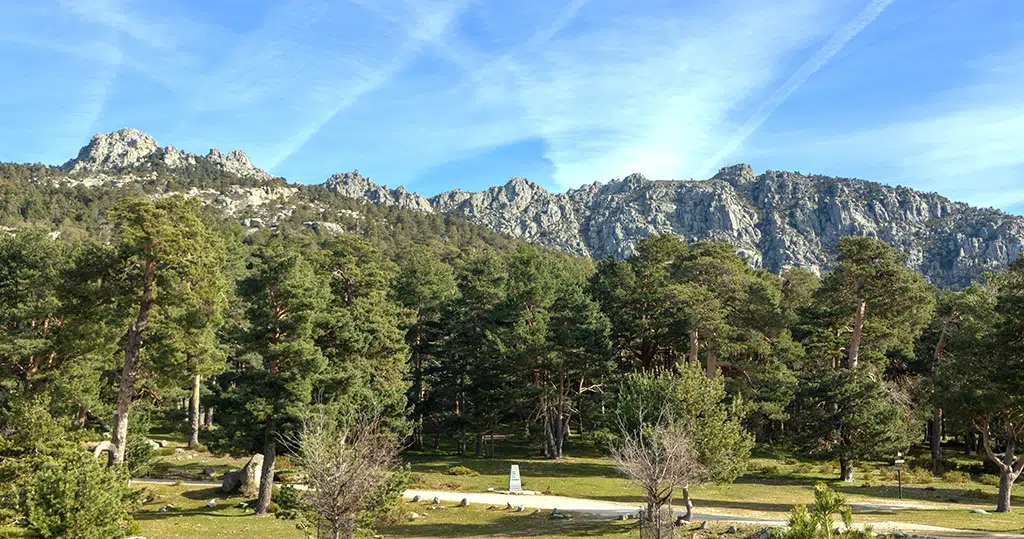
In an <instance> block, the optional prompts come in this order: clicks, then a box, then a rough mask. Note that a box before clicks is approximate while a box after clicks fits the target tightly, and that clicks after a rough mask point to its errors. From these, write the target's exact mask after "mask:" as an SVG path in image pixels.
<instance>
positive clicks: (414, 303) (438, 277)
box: [395, 247, 458, 450]
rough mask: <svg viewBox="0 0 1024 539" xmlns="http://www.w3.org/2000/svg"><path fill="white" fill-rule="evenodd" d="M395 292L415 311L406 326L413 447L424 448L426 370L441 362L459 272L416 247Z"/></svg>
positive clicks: (428, 251) (406, 306) (404, 264)
mask: <svg viewBox="0 0 1024 539" xmlns="http://www.w3.org/2000/svg"><path fill="white" fill-rule="evenodd" d="M395 293H396V296H397V298H398V301H399V302H401V304H402V305H403V306H405V308H407V309H410V310H411V311H412V312H413V313H414V319H413V320H412V321H411V323H410V324H409V325H408V328H407V330H406V343H407V344H408V345H409V351H410V364H411V368H412V387H411V388H410V392H409V397H410V398H409V400H410V402H411V403H412V406H413V409H412V421H413V425H414V430H413V438H412V448H413V449H417V450H419V449H423V418H424V415H425V414H426V412H427V410H426V394H427V385H426V380H425V372H426V371H427V370H429V368H430V367H431V365H436V362H437V358H436V357H433V354H432V353H431V352H432V350H434V349H436V344H437V342H438V340H439V339H440V338H441V332H440V331H439V327H438V326H439V324H440V323H441V319H442V312H443V309H444V308H445V307H446V305H447V304H448V303H449V302H451V301H452V300H454V299H455V298H456V296H457V294H458V288H457V287H456V283H455V272H454V270H453V269H452V267H451V266H450V265H448V264H446V263H445V262H443V261H442V260H441V259H440V258H439V257H438V256H437V255H436V254H434V252H433V251H431V250H429V249H426V248H423V247H417V248H414V249H412V250H411V251H410V252H409V253H408V255H407V257H406V258H405V259H404V260H403V261H402V263H401V266H400V269H399V273H398V277H397V279H396V282H395Z"/></svg>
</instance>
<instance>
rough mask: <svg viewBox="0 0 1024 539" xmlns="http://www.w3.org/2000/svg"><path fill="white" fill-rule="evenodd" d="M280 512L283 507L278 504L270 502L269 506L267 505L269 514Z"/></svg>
mask: <svg viewBox="0 0 1024 539" xmlns="http://www.w3.org/2000/svg"><path fill="white" fill-rule="evenodd" d="M280 510H281V506H280V505H278V504H277V502H270V503H269V504H267V512H268V513H270V514H274V513H277V512H278V511H280Z"/></svg>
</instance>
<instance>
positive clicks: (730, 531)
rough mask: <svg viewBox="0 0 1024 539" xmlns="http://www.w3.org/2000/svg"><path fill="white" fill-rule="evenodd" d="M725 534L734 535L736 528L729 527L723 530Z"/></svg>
mask: <svg viewBox="0 0 1024 539" xmlns="http://www.w3.org/2000/svg"><path fill="white" fill-rule="evenodd" d="M725 533H736V526H729V529H727V530H725Z"/></svg>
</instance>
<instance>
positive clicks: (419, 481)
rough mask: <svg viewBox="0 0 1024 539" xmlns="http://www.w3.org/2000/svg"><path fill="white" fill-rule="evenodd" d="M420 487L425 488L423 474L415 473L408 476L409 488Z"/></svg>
mask: <svg viewBox="0 0 1024 539" xmlns="http://www.w3.org/2000/svg"><path fill="white" fill-rule="evenodd" d="M422 486H426V481H425V480H424V479H423V474H421V473H416V472H414V473H411V474H409V488H418V487H422Z"/></svg>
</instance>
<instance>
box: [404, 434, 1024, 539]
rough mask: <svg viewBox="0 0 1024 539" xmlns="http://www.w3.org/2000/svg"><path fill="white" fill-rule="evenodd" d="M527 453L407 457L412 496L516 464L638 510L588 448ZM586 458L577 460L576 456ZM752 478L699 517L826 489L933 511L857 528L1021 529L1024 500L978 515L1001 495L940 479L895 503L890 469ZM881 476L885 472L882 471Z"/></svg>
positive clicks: (774, 467) (533, 475)
mask: <svg viewBox="0 0 1024 539" xmlns="http://www.w3.org/2000/svg"><path fill="white" fill-rule="evenodd" d="M528 452H529V449H528V448H524V447H521V446H519V447H517V446H515V445H511V444H509V445H508V446H507V447H506V451H505V452H501V451H499V452H498V454H497V455H496V456H497V458H494V459H477V458H463V457H459V456H457V455H452V454H448V453H445V452H443V451H428V452H419V453H416V452H408V453H406V454H405V459H406V460H407V461H408V462H409V463H410V464H411V466H412V471H413V473H414V476H413V477H414V480H415V481H416V484H415V485H414V487H415V488H421V489H437V490H462V491H476V492H482V491H486V490H487V489H488V488H495V489H501V488H506V487H507V486H508V471H509V467H510V465H512V464H518V465H519V467H520V471H521V473H522V477H523V488H525V489H529V490H536V491H540V492H543V493H545V494H552V495H556V496H570V497H581V498H592V499H599V500H605V501H612V502H620V503H629V504H637V505H639V504H641V502H642V496H641V493H640V491H639V489H637V488H636V487H635V486H633V485H632V484H630V483H629V482H628V481H626V480H625V479H623V478H621V477H620V476H619V474H618V473H617V472H616V470H615V466H614V465H613V464H612V462H611V461H609V460H608V459H606V458H602V457H599V456H596V455H595V453H594V451H593V450H592V448H589V447H587V446H582V447H574V446H572V445H570V446H569V447H568V448H567V453H568V454H569V455H574V456H571V457H568V458H565V459H563V460H561V461H557V462H553V461H549V460H546V459H543V458H540V457H515V456H514V455H517V454H518V455H524V454H528ZM580 454H583V455H586V456H582V457H580V456H575V455H580ZM454 466H465V467H467V468H469V469H471V470H473V471H475V472H478V474H479V475H476V476H452V475H449V474H448V473H447V471H448V470H449V469H450V468H452V467H454ZM749 469H750V471H749V472H748V473H747V474H746V475H744V476H742V477H740V478H739V479H737V480H736V481H735V482H734V483H731V484H724V485H707V486H702V487H697V488H694V489H692V492H691V494H692V496H693V498H694V500H695V504H696V511H697V512H702V513H710V514H719V515H734V516H740V517H754V518H768V519H773V520H785V519H786V518H787V516H788V514H789V511H790V509H792V507H793V506H795V505H807V504H811V503H813V501H814V498H813V492H812V487H813V486H814V484H815V483H817V482H819V481H825V482H827V483H829V484H830V486H832V488H834V489H836V490H839V491H841V492H843V493H844V494H846V496H847V499H848V501H849V503H851V504H872V505H886V504H888V505H895V504H900V503H905V504H907V505H910V506H913V504H915V503H916V504H918V505H921V504H929V506H932V507H938V508H932V509H927V510H926V509H918V508H914V507H910V508H907V509H900V510H896V511H892V510H881V509H878V508H870V509H869V508H864V509H859V510H855V511H854V515H855V518H856V520H857V521H859V522H879V521H900V522H907V523H916V524H925V525H934V526H945V527H951V528H965V529H974V530H987V531H992V530H995V531H1013V532H1018V531H1021V530H1022V529H1024V496H1022V495H1021V494H1018V493H1020V492H1022V491H1021V488H1024V487H1021V486H1018V487H1017V488H1015V495H1014V498H1013V503H1014V504H1015V506H1017V507H1018V510H1017V512H1014V513H1011V514H1009V515H993V514H989V515H975V514H972V513H971V512H970V510H971V509H975V508H982V509H986V510H989V511H992V510H994V508H995V495H996V491H997V489H996V488H995V487H993V486H990V485H983V484H981V483H978V482H976V481H974V482H970V483H964V482H962V480H958V481H956V482H946V481H944V480H943V479H942V478H939V477H931V475H928V477H927V478H925V477H924V476H925V475H926V473H925V472H924V471H923V470H920V471H918V472H917V473H906V474H904V485H903V502H900V501H899V500H898V488H897V484H896V478H895V474H891V478H890V471H889V469H888V465H887V464H886V463H882V462H877V463H865V464H862V465H861V466H859V467H858V469H857V474H856V476H857V479H858V480H857V481H855V482H854V483H842V482H838V481H836V477H837V475H838V465H837V464H835V463H827V462H825V463H823V462H813V461H806V460H799V459H793V458H790V457H784V456H782V455H764V456H760V457H758V458H753V459H751V462H750V466H749ZM880 470H881V471H880Z"/></svg>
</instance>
